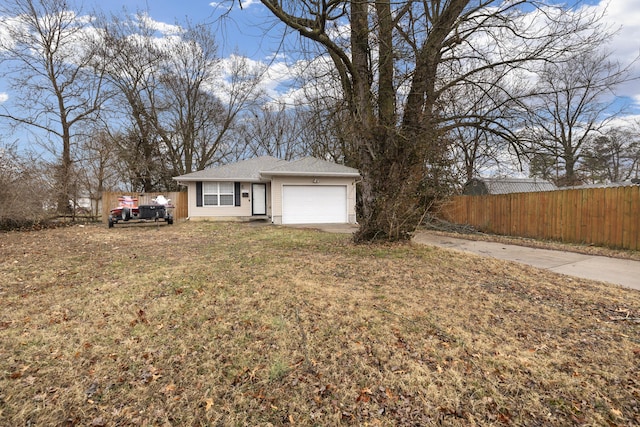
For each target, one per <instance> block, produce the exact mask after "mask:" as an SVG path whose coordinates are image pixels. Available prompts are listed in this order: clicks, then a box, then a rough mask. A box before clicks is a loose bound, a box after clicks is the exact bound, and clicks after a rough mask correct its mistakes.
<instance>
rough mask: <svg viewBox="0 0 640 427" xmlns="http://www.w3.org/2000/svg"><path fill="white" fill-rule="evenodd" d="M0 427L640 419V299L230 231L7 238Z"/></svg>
mask: <svg viewBox="0 0 640 427" xmlns="http://www.w3.org/2000/svg"><path fill="white" fill-rule="evenodd" d="M0 310H1V311H0V372H1V377H0V425H2V426H50V425H70V426H71V425H82V426H94V427H99V426H129V425H135V426H139V425H140V426H205V425H211V426H217V425H220V426H228V425H230V426H245V425H246V426H267V425H285V424H292V425H319V426H326V425H371V426H375V425H380V426H395V425H399V426H405V425H407V426H409V425H451V426H473V425H479V426H493V425H496V426H502V425H514V426H546V425H549V426H566V425H585V426H631V425H640V292H638V291H633V290H628V289H623V288H619V287H615V286H606V285H604V284H600V283H596V282H591V281H588V280H580V279H570V278H567V277H564V276H560V275H556V274H552V273H549V272H546V271H542V270H537V269H534V268H530V267H526V266H522V265H517V264H513V263H507V262H502V261H498V260H493V259H487V258H481V257H476V256H472V255H466V254H462V253H458V252H452V251H447V250H441V249H436V248H430V247H423V246H418V245H411V244H405V245H400V244H398V245H380V244H377V245H361V246H356V245H353V244H352V243H351V241H350V237H349V236H346V235H335V234H328V233H322V232H318V231H314V230H302V229H291V228H283V227H277V226H252V225H248V224H230V223H182V224H176V225H173V226H165V225H163V226H161V227H156V226H151V227H118V226H116V228H115V229H107V228H106V226H104V227H98V226H85V227H78V226H76V227H69V228H64V229H54V230H43V231H38V232H23V233H17V232H14V233H4V234H0Z"/></svg>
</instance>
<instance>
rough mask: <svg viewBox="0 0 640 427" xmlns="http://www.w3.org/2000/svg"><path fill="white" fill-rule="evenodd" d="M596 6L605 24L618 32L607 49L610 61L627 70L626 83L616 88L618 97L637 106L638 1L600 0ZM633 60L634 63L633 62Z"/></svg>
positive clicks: (639, 92)
mask: <svg viewBox="0 0 640 427" xmlns="http://www.w3.org/2000/svg"><path fill="white" fill-rule="evenodd" d="M592 7H595V8H596V10H597V11H599V12H603V13H604V23H605V24H606V25H608V26H609V27H610V28H611V29H612V30H616V31H617V32H616V33H615V34H614V35H613V36H612V37H611V39H610V40H609V43H608V44H607V46H606V49H607V50H608V51H609V52H610V53H611V57H612V59H613V60H616V61H619V62H620V64H621V65H622V66H623V67H624V66H629V65H631V67H630V76H629V77H631V78H634V79H636V80H632V81H629V82H627V83H625V84H623V85H621V86H620V87H619V88H618V91H617V92H618V95H619V96H624V97H627V98H629V99H630V100H632V101H633V102H634V103H635V105H636V106H638V107H640V80H638V78H640V61H638V60H637V59H638V56H639V55H640V43H639V42H638V34H640V2H638V1H637V0H601V1H600V3H599V4H598V5H596V6H592ZM633 61H636V62H635V63H634V62H633Z"/></svg>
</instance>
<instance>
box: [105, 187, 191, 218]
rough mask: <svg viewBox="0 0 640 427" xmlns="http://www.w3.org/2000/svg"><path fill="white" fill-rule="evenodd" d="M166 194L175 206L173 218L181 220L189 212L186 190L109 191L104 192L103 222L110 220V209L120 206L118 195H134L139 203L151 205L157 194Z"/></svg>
mask: <svg viewBox="0 0 640 427" xmlns="http://www.w3.org/2000/svg"><path fill="white" fill-rule="evenodd" d="M160 195H162V196H164V197H166V198H167V199H170V200H171V204H172V205H173V206H174V208H173V212H172V214H173V218H174V219H175V220H180V219H184V218H186V217H187V216H188V215H189V213H188V206H189V205H188V199H187V192H186V191H174V192H164V193H130V192H109V191H105V192H103V193H102V222H104V223H105V224H106V223H107V222H108V220H109V211H110V210H111V209H113V208H115V207H117V206H118V197H121V196H132V197H137V198H138V205H149V204H152V203H153V199H154V198H155V197H157V196H160Z"/></svg>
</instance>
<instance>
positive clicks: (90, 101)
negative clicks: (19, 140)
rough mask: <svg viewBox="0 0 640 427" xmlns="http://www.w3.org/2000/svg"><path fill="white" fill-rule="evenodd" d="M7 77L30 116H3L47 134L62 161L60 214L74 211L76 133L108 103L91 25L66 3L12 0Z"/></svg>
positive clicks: (6, 18) (6, 7) (6, 8)
mask: <svg viewBox="0 0 640 427" xmlns="http://www.w3.org/2000/svg"><path fill="white" fill-rule="evenodd" d="M0 15H2V16H3V17H2V19H3V23H2V25H3V26H4V29H5V31H6V34H5V37H2V38H0V60H2V65H3V70H4V71H3V72H2V74H3V76H5V77H8V78H9V81H10V84H11V87H12V88H14V89H15V90H16V91H17V92H18V93H19V94H20V96H19V97H18V98H17V99H16V101H15V103H16V105H17V106H18V110H19V111H22V112H24V115H17V114H16V113H15V112H14V111H8V110H7V109H6V108H4V109H3V111H2V112H1V113H0V117H5V118H7V119H9V120H11V121H13V122H15V123H19V124H25V125H28V126H31V127H33V128H37V129H40V130H42V131H44V132H45V133H46V134H47V136H48V137H49V139H50V144H48V148H49V149H50V150H51V151H52V152H53V154H55V155H56V156H59V165H58V171H57V172H58V175H57V182H58V185H57V191H58V197H57V204H58V211H59V212H61V213H65V212H66V211H67V209H68V208H69V200H70V199H71V197H70V194H71V192H72V191H71V186H72V173H73V171H72V169H73V168H72V166H73V163H72V153H71V149H72V147H71V145H72V138H73V129H75V128H76V127H77V125H78V124H79V123H82V122H83V121H87V120H89V119H91V118H93V117H95V115H96V114H97V113H98V111H99V109H100V106H101V104H102V102H103V92H102V79H101V70H100V67H101V64H100V63H98V62H96V61H95V56H94V52H93V51H92V50H91V49H90V48H87V47H90V46H91V45H92V43H91V42H90V41H91V32H90V31H86V29H87V21H86V20H85V19H81V18H79V16H78V13H77V12H73V11H71V10H70V9H68V6H67V2H66V1H63V0H7V1H5V2H3V3H2V5H1V6H0Z"/></svg>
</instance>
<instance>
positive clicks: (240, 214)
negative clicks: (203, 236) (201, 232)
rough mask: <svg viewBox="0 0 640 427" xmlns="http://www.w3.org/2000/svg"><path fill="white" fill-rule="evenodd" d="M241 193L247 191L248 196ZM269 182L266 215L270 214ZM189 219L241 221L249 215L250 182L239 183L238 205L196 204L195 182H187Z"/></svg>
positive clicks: (249, 217)
mask: <svg viewBox="0 0 640 427" xmlns="http://www.w3.org/2000/svg"><path fill="white" fill-rule="evenodd" d="M242 193H249V197H242ZM270 194H271V189H270V184H269V183H267V216H271V209H270V207H271V201H270ZM188 198H189V219H190V220H194V221H197V220H213V221H242V220H249V219H251V218H252V216H251V183H250V182H242V183H241V184H240V206H215V207H214V206H196V199H197V198H196V183H195V182H189V184H188Z"/></svg>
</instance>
